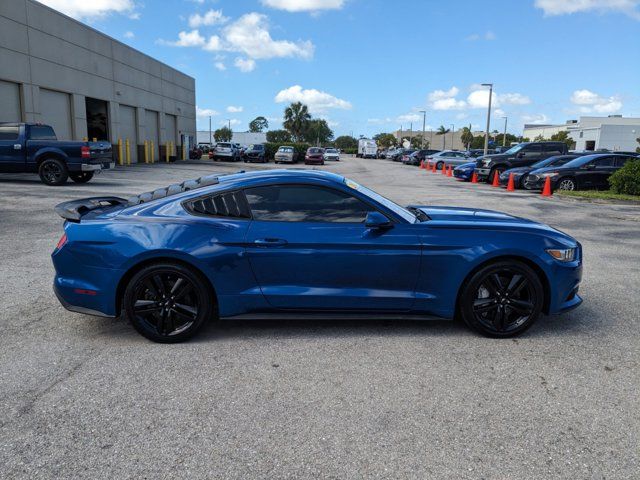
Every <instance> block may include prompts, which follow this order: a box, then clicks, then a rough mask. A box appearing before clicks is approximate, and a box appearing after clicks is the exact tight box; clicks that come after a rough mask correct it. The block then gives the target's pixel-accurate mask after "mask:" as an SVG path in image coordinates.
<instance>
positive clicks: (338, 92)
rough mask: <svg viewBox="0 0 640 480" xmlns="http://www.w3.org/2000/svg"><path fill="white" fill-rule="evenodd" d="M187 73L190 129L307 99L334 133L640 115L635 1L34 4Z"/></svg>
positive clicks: (241, 125) (110, 0) (274, 116)
mask: <svg viewBox="0 0 640 480" xmlns="http://www.w3.org/2000/svg"><path fill="white" fill-rule="evenodd" d="M43 3H46V4H49V5H50V6H52V7H53V8H56V9H58V10H61V11H63V12H65V13H67V14H69V15H71V16H74V17H76V18H79V19H80V20H82V21H84V22H87V23H89V24H90V25H92V26H93V27H95V28H97V29H98V30H100V31H102V32H105V33H106V34H108V35H110V36H112V37H114V38H116V39H118V40H121V41H123V42H125V43H127V44H129V45H131V46H132V47H134V48H136V49H139V50H141V51H142V52H145V53H147V54H149V55H151V56H153V57H155V58H158V59H159V60H161V61H163V62H165V63H167V64H169V65H171V66H173V67H175V68H178V69H179V70H181V71H183V72H185V73H187V74H189V75H191V76H193V77H195V79H196V90H197V106H198V126H199V128H205V127H207V128H208V115H212V116H213V125H214V128H217V127H218V126H220V125H221V124H226V122H227V121H228V120H229V119H231V122H232V123H233V128H234V130H239V131H242V130H246V129H247V128H248V127H247V124H248V122H249V121H250V120H251V119H253V118H255V117H256V116H258V115H263V116H265V117H267V118H268V119H269V120H270V123H271V128H278V127H279V124H280V121H281V118H282V111H283V109H284V107H285V106H286V105H287V104H288V103H289V102H290V101H295V100H302V101H304V102H305V103H307V104H308V105H309V107H310V109H311V112H312V113H313V114H314V116H318V117H322V118H326V119H327V121H328V122H329V124H330V125H331V126H332V128H333V129H334V131H335V133H336V135H340V134H351V133H353V134H354V135H355V136H358V135H366V136H370V135H372V134H375V133H378V132H382V131H393V130H396V129H398V128H399V127H400V125H403V126H404V128H408V127H409V125H410V123H411V122H413V128H414V129H416V130H419V129H421V128H422V114H421V113H419V111H420V110H425V109H426V110H427V126H428V127H429V126H432V127H434V128H437V127H438V126H439V125H445V126H447V127H448V128H449V127H450V125H451V124H454V125H455V126H456V128H458V127H459V126H462V125H469V124H471V125H473V127H474V129H483V128H484V122H485V115H486V104H487V92H486V89H484V88H482V87H479V84H480V83H486V82H493V83H494V84H495V93H496V96H494V110H493V117H494V120H493V121H492V126H491V128H492V129H494V128H495V129H498V130H502V128H503V125H504V120H503V119H502V118H501V117H503V116H507V117H508V118H509V125H510V126H509V131H512V132H514V133H517V132H521V130H522V126H523V124H524V123H562V122H564V121H565V120H567V119H570V118H577V117H579V116H580V115H609V114H624V115H625V116H631V115H633V116H640V88H639V86H640V35H639V28H640V0H517V1H515V0H486V1H477V0H451V1H447V2H441V1H438V2H436V1H431V0H396V1H394V2H390V1H388V0H233V1H232V0H93V1H91V0H45V1H43Z"/></svg>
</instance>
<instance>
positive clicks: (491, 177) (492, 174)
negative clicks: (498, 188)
mask: <svg viewBox="0 0 640 480" xmlns="http://www.w3.org/2000/svg"><path fill="white" fill-rule="evenodd" d="M505 170H506V168H504V167H494V168H492V169H491V171H490V172H489V178H487V183H493V177H494V175H495V174H496V172H497V173H498V177H499V176H500V174H502V172H504V171H505Z"/></svg>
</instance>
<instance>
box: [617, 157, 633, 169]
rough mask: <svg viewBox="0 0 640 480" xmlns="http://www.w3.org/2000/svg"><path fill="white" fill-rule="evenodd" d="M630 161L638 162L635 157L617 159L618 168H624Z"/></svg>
mask: <svg viewBox="0 0 640 480" xmlns="http://www.w3.org/2000/svg"><path fill="white" fill-rule="evenodd" d="M630 160H638V159H637V158H634V157H617V158H616V167H624V164H625V163H627V162H628V161H630Z"/></svg>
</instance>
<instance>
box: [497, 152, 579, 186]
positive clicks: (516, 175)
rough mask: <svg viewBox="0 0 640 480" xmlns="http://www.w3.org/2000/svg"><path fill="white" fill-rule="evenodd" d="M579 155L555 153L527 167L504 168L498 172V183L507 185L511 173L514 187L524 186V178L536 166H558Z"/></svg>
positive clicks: (536, 167) (535, 168)
mask: <svg viewBox="0 0 640 480" xmlns="http://www.w3.org/2000/svg"><path fill="white" fill-rule="evenodd" d="M579 156H581V154H571V155H556V156H554V157H549V158H547V159H545V160H540V161H539V162H536V163H534V164H533V165H530V166H528V167H517V168H510V169H509V170H505V171H504V172H502V173H501V174H500V177H499V179H500V185H507V184H508V183H509V176H510V175H511V174H513V183H514V186H515V187H516V188H524V179H525V178H526V176H527V175H528V174H529V173H530V172H532V171H534V170H537V169H538V168H545V167H560V166H562V165H564V164H565V163H569V162H570V161H571V160H573V159H574V158H578V157H579Z"/></svg>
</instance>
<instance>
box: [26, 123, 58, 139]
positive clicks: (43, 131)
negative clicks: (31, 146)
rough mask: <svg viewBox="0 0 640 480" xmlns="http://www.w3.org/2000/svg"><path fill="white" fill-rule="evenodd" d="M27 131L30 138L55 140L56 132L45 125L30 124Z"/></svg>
mask: <svg viewBox="0 0 640 480" xmlns="http://www.w3.org/2000/svg"><path fill="white" fill-rule="evenodd" d="M29 132H30V133H29V138H30V139H31V140H56V134H55V133H53V128H51V127H49V126H47V125H32V126H31V127H30V130H29Z"/></svg>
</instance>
